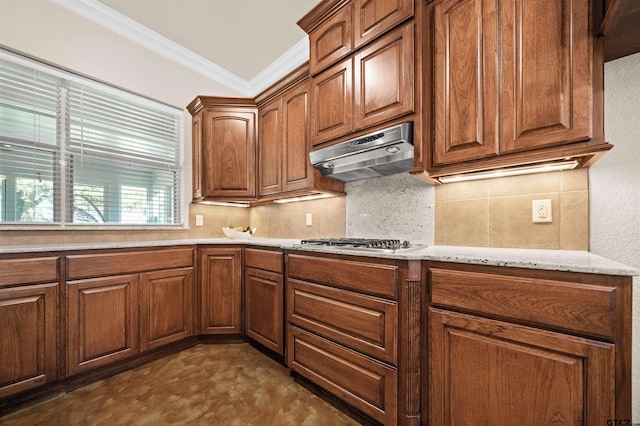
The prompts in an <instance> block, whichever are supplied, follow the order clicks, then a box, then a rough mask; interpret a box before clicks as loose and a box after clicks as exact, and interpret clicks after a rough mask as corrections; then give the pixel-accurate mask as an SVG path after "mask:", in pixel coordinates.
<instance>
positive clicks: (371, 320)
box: [287, 280, 398, 364]
mask: <svg viewBox="0 0 640 426" xmlns="http://www.w3.org/2000/svg"><path fill="white" fill-rule="evenodd" d="M287 292H288V293H287V304H288V307H287V320H288V321H289V322H291V323H292V324H295V325H298V326H300V327H302V328H305V329H307V330H310V331H313V332H314V333H316V334H320V335H322V336H324V337H327V338H329V339H331V340H334V341H336V342H339V343H341V344H343V345H345V346H348V347H350V348H352V349H355V350H358V351H360V352H363V353H365V354H367V355H371V356H373V357H375V358H379V359H381V360H383V361H387V362H390V363H392V364H396V363H397V350H396V346H397V345H396V329H397V324H398V305H397V303H396V302H391V301H387V300H383V299H379V298H376V297H371V296H365V295H362V294H358V293H353V292H350V291H345V290H339V289H335V288H331V287H325V286H321V285H316V284H309V283H304V282H301V281H298V280H289V281H288V282H287Z"/></svg>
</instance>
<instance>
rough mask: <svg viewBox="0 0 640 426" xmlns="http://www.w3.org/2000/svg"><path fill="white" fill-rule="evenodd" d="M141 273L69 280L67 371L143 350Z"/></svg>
mask: <svg viewBox="0 0 640 426" xmlns="http://www.w3.org/2000/svg"><path fill="white" fill-rule="evenodd" d="M139 277H140V276H139V275H138V274H133V275H120V276H114V277H105V278H91V279H86V280H77V281H69V282H67V311H68V315H69V317H68V322H67V326H68V333H67V374H69V375H72V374H76V373H79V372H83V371H86V370H89V369H91V368H94V367H98V366H102V365H106V364H110V363H112V362H114V361H118V360H121V359H124V358H128V357H130V356H133V355H135V354H137V353H139V349H140V338H139V326H138V312H139V309H140V308H139V303H138V294H139V290H140V289H139V285H140V284H139Z"/></svg>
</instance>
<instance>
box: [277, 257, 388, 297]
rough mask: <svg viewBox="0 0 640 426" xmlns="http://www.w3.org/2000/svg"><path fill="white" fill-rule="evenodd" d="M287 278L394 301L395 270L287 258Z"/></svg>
mask: <svg viewBox="0 0 640 426" xmlns="http://www.w3.org/2000/svg"><path fill="white" fill-rule="evenodd" d="M287 276H288V277H291V278H298V279H301V280H304V281H313V282H317V283H321V284H330V285H333V286H337V287H341V288H345V289H348V290H355V291H359V292H364V293H370V294H376V295H380V296H386V297H389V298H392V299H396V298H397V295H398V290H397V285H396V283H397V281H398V266H396V265H395V264H384V263H373V262H367V261H354V260H347V259H338V258H330V257H318V256H315V257H311V256H305V255H299V254H289V255H288V260H287Z"/></svg>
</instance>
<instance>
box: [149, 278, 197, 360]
mask: <svg viewBox="0 0 640 426" xmlns="http://www.w3.org/2000/svg"><path fill="white" fill-rule="evenodd" d="M141 290H142V291H141V294H142V298H141V299H140V349H141V350H142V351H146V350H148V349H155V348H157V347H159V346H163V345H166V344H169V343H172V342H176V341H178V340H182V339H184V338H187V337H189V336H192V335H193V324H194V322H193V320H194V316H193V312H194V309H193V268H182V269H171V270H166V271H154V272H147V273H144V274H142V288H141Z"/></svg>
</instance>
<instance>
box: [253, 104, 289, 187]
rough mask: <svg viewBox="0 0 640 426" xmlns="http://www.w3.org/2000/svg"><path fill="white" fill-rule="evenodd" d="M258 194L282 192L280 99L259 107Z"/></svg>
mask: <svg viewBox="0 0 640 426" xmlns="http://www.w3.org/2000/svg"><path fill="white" fill-rule="evenodd" d="M258 116H259V117H258V122H259V131H258V135H259V139H258V194H259V195H260V196H263V195H270V194H278V193H280V192H282V162H283V161H282V156H283V154H284V153H286V151H285V152H283V151H282V99H281V98H278V99H276V100H275V101H273V102H270V103H269V104H267V105H265V106H264V107H261V108H260V110H259V112H258Z"/></svg>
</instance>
